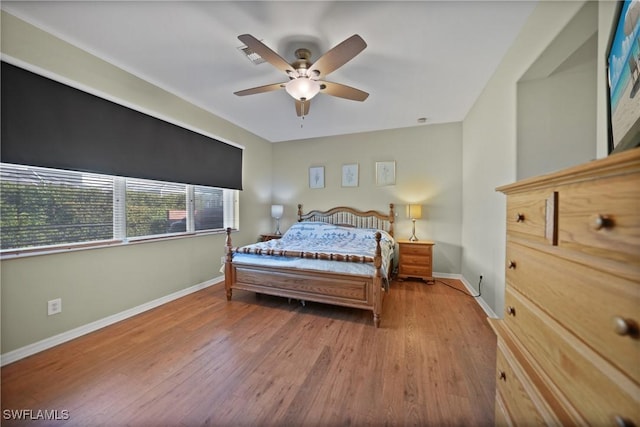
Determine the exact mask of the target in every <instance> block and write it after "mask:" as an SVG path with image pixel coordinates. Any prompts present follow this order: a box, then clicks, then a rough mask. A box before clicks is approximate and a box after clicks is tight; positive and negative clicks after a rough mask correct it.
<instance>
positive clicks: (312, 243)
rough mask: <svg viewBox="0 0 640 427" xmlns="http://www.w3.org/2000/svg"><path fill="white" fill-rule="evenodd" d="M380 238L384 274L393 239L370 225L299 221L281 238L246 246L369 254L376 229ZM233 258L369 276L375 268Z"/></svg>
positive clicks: (262, 257) (288, 259)
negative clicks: (365, 226)
mask: <svg viewBox="0 0 640 427" xmlns="http://www.w3.org/2000/svg"><path fill="white" fill-rule="evenodd" d="M378 231H379V232H380V234H381V235H382V238H381V240H380V247H381V252H382V275H383V277H385V278H386V277H387V271H388V269H389V268H390V266H391V263H392V258H393V253H394V247H395V240H394V239H393V237H391V235H390V234H389V233H387V232H386V231H384V230H375V229H370V228H353V227H345V226H339V225H333V224H327V223H323V222H300V223H297V224H295V225H293V226H292V227H291V228H290V229H289V230H288V231H287V232H286V233H285V234H283V235H282V238H281V239H273V240H269V241H267V242H260V243H255V244H253V245H248V246H245V248H250V249H262V250H268V249H278V250H287V251H304V252H318V253H327V254H328V253H334V254H341V255H358V256H369V257H371V258H373V257H374V256H375V252H376V239H375V236H376V232H378ZM233 260H234V262H242V263H248V264H259V265H270V266H280V267H293V268H304V269H310V270H321V271H335V272H339V273H349V274H362V275H368V276H371V275H373V274H374V272H375V268H374V266H373V263H371V262H369V263H355V262H343V261H329V260H316V259H305V258H294V257H284V256H270V255H254V254H244V253H236V254H234V255H233Z"/></svg>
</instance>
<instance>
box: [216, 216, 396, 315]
mask: <svg viewBox="0 0 640 427" xmlns="http://www.w3.org/2000/svg"><path fill="white" fill-rule="evenodd" d="M394 217H395V213H394V210H393V204H390V205H389V213H388V214H383V213H381V212H378V211H366V212H364V211H360V210H357V209H353V208H348V207H337V208H333V209H330V210H328V211H317V210H314V211H310V212H309V213H306V214H303V213H302V205H298V222H302V221H317V222H326V223H329V224H335V225H347V226H351V227H356V228H375V229H379V230H384V231H387V232H388V233H389V234H390V235H391V236H393V222H394ZM380 238H381V235H380V233H376V242H377V243H376V255H375V257H374V258H371V257H349V256H345V255H340V254H331V253H315V252H300V251H296V252H292V251H286V252H285V251H274V250H271V251H267V252H262V255H267V256H269V255H274V256H290V257H303V258H310V259H313V258H315V259H329V260H334V261H342V262H372V263H373V265H374V267H375V273H374V274H373V275H372V276H368V275H353V274H347V273H335V272H327V271H316V270H309V269H304V270H303V269H295V268H290V267H265V266H258V265H251V264H245V263H240V262H234V261H233V254H234V253H236V252H242V249H241V248H234V247H233V246H232V244H231V229H230V228H227V239H226V243H225V270H224V272H225V274H224V275H225V288H226V291H227V300H229V301H230V300H231V295H232V291H233V289H242V290H246V291H253V292H257V293H262V294H268V295H276V296H281V297H286V298H293V299H298V300H302V301H315V302H321V303H327V304H334V305H339V306H346V307H354V308H362V309H366V310H371V311H372V312H373V323H374V325H375V326H376V327H379V326H380V315H381V313H382V301H383V299H384V290H383V283H382V268H381V266H382V256H381V248H380ZM389 270H391V268H389ZM389 276H390V272H389Z"/></svg>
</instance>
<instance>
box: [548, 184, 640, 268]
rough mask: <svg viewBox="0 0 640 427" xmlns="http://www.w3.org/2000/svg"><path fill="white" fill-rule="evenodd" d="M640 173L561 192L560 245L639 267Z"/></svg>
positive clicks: (567, 188) (574, 185)
mask: <svg viewBox="0 0 640 427" xmlns="http://www.w3.org/2000/svg"><path fill="white" fill-rule="evenodd" d="M639 196H640V174H638V173H635V174H628V175H620V176H614V177H610V178H607V179H601V180H598V181H597V182H591V181H585V182H581V183H576V184H573V185H568V186H566V187H563V188H562V189H561V190H560V195H559V198H560V200H559V209H558V212H559V218H558V220H559V223H560V229H559V233H558V244H559V245H560V246H564V247H567V248H573V249H577V250H581V251H583V252H587V253H590V254H595V255H598V256H601V257H604V258H610V259H616V260H620V261H623V262H631V263H633V264H635V265H636V266H640V197H639Z"/></svg>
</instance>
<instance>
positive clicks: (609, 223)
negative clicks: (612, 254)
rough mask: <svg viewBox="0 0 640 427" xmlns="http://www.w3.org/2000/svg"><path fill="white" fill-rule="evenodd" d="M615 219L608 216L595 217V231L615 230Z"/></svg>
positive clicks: (592, 224) (593, 225) (593, 224)
mask: <svg viewBox="0 0 640 427" xmlns="http://www.w3.org/2000/svg"><path fill="white" fill-rule="evenodd" d="M613 225H614V224H613V219H612V218H611V217H610V216H608V215H600V214H598V215H594V216H593V219H592V222H591V226H592V227H593V229H594V230H602V229H604V228H613Z"/></svg>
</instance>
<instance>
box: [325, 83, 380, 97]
mask: <svg viewBox="0 0 640 427" xmlns="http://www.w3.org/2000/svg"><path fill="white" fill-rule="evenodd" d="M318 83H320V93H324V94H326V95H331V96H337V97H338V98H345V99H351V100H353V101H361V102H362V101H364V100H365V99H367V97H368V96H369V94H368V93H367V92H363V91H361V90H360V89H356V88H353V87H351V86H347V85H342V84H340V83H332V82H326V81H318Z"/></svg>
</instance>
